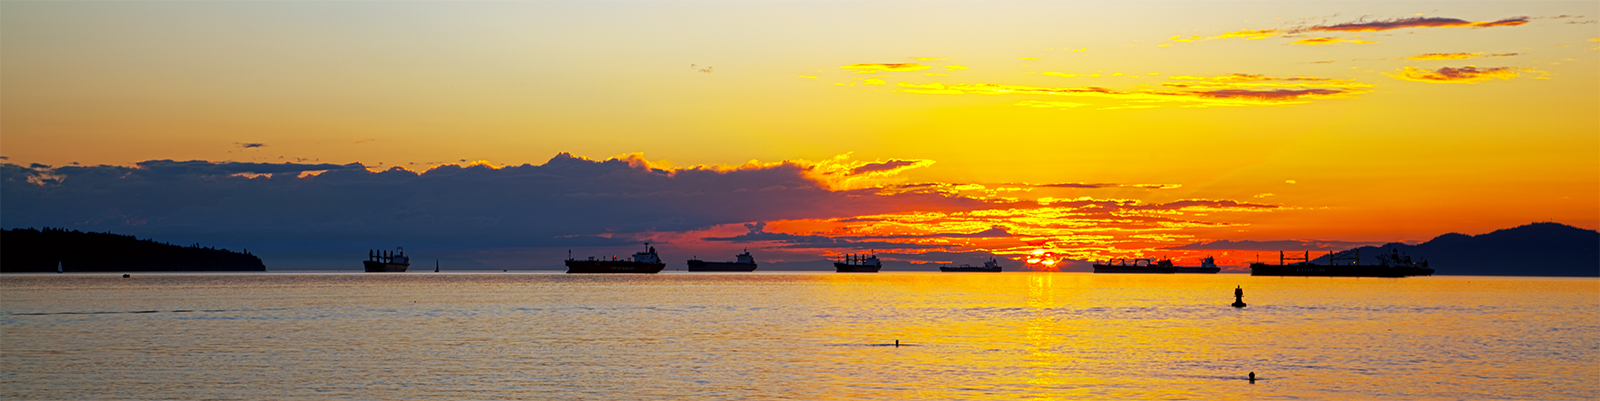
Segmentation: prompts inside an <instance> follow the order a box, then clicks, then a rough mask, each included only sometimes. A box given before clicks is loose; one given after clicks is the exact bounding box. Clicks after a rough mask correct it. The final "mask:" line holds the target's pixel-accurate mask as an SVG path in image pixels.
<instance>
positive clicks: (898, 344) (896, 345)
mask: <svg viewBox="0 0 1600 401" xmlns="http://www.w3.org/2000/svg"><path fill="white" fill-rule="evenodd" d="M894 347H895V348H900V340H894Z"/></svg>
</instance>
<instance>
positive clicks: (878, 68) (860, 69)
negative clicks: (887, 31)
mask: <svg viewBox="0 0 1600 401" xmlns="http://www.w3.org/2000/svg"><path fill="white" fill-rule="evenodd" d="M839 68H843V69H847V70H855V72H856V73H873V72H905V71H920V70H926V69H928V68H930V67H929V66H926V65H922V64H917V63H891V64H870V63H869V64H851V65H847V66H843V67H839Z"/></svg>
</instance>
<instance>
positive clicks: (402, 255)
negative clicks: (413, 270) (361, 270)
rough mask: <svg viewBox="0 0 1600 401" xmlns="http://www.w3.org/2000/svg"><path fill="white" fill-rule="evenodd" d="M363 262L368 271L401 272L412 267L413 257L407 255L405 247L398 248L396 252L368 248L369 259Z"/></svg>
mask: <svg viewBox="0 0 1600 401" xmlns="http://www.w3.org/2000/svg"><path fill="white" fill-rule="evenodd" d="M361 264H362V265H364V266H365V267H366V268H367V272H368V273H376V272H389V273H400V272H404V271H406V268H407V267H411V258H408V257H406V249H405V248H398V249H397V250H396V251H395V252H385V251H375V250H368V251H367V260H366V261H365V262H362V263H361Z"/></svg>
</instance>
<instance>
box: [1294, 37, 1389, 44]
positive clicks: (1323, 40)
mask: <svg viewBox="0 0 1600 401" xmlns="http://www.w3.org/2000/svg"><path fill="white" fill-rule="evenodd" d="M1339 43H1358V44H1372V43H1378V42H1372V41H1365V40H1358V39H1345V38H1343V37H1338V38H1309V39H1300V40H1296V41H1294V42H1292V43H1289V44H1291V45H1333V44H1339Z"/></svg>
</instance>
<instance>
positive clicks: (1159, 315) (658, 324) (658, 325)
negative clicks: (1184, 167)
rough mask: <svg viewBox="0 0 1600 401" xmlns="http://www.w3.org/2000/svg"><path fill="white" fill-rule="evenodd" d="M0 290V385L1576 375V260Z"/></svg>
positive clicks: (1418, 379) (476, 392)
mask: <svg viewBox="0 0 1600 401" xmlns="http://www.w3.org/2000/svg"><path fill="white" fill-rule="evenodd" d="M1235 286H1242V287H1243V288H1244V291H1245V297H1244V300H1245V302H1247V303H1249V304H1250V306H1249V307H1247V308H1244V309H1234V308H1231V307H1229V306H1228V304H1229V303H1231V302H1233V289H1234V287H1235ZM0 309H3V312H4V314H3V315H0V361H3V364H0V368H3V377H0V379H3V382H0V398H4V399H8V400H21V399H60V398H96V399H274V398H314V399H330V398H345V399H408V398H409V399H502V398H519V399H525V398H536V399H539V398H549V399H684V398H716V399H733V398H741V399H761V400H766V399H806V400H810V399H883V400H904V399H923V398H953V399H1000V400H1012V399H1057V398H1060V399H1076V398H1092V399H1098V398H1137V399H1154V398H1164V399H1188V398H1200V399H1473V400H1477V399H1570V398H1597V397H1600V280H1596V279H1593V278H1506V277H1413V278H1404V279H1374V278H1283V277H1249V276H1242V275H1094V274H1081V273H1054V274H1051V273H1001V274H981V273H918V274H911V273H880V274H861V275H850V274H835V273H722V274H719V273H681V272H680V273H662V274H657V275H566V274H551V273H501V272H494V273H487V272H484V273H432V272H426V273H423V272H413V273H404V274H362V273H256V274H152V273H134V274H133V277H132V278H126V279H124V278H122V277H121V275H109V274H64V275H57V274H48V275H45V274H39V275H16V274H13V275H4V276H0ZM896 340H899V342H900V346H899V347H895V346H894V345H893V344H894V342H895V341H896ZM1252 371H1253V372H1255V373H1256V375H1257V376H1258V377H1259V380H1257V381H1256V382H1255V383H1251V382H1249V381H1247V380H1245V375H1246V374H1247V373H1249V372H1252Z"/></svg>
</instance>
